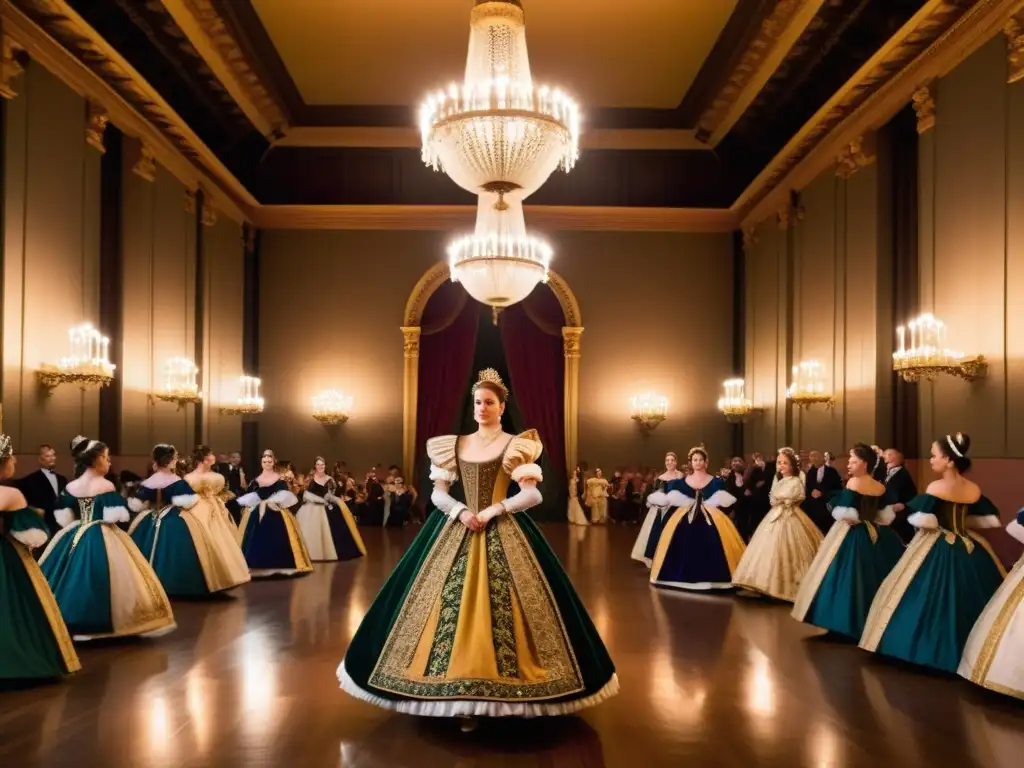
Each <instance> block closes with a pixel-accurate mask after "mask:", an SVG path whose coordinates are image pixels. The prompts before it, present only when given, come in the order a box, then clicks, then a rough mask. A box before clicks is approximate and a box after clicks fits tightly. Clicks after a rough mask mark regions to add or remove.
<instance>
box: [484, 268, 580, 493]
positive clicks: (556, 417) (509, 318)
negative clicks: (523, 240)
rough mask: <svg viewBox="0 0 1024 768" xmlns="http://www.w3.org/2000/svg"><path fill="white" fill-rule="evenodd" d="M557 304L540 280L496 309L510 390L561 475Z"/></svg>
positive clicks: (561, 406)
mask: <svg viewBox="0 0 1024 768" xmlns="http://www.w3.org/2000/svg"><path fill="white" fill-rule="evenodd" d="M562 324H563V314H562V307H561V305H560V304H559V303H558V299H557V298H556V297H555V295H554V293H552V292H551V289H550V288H548V287H547V286H544V285H540V286H537V288H535V289H534V290H533V292H532V293H531V294H530V295H529V296H528V297H527V298H526V300H525V301H522V302H520V303H519V304H514V305H512V306H511V307H508V308H507V309H505V310H503V311H502V313H501V320H500V326H501V341H502V344H503V346H504V347H505V360H506V362H507V363H508V372H509V376H511V377H512V392H513V395H514V397H515V398H516V405H517V407H518V409H519V413H520V415H521V416H522V419H523V423H524V424H525V425H526V426H527V427H532V428H534V429H536V430H537V431H538V432H539V433H540V438H541V440H542V441H543V442H544V452H545V453H546V454H547V456H548V460H549V462H550V463H549V464H548V466H550V467H551V468H552V469H553V470H555V472H557V473H558V475H559V477H560V478H561V479H563V480H564V479H565V477H566V467H565V384H564V382H565V355H564V353H563V349H562Z"/></svg>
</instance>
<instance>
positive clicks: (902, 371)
mask: <svg viewBox="0 0 1024 768" xmlns="http://www.w3.org/2000/svg"><path fill="white" fill-rule="evenodd" d="M907 330H909V331H910V347H909V348H908V347H907ZM896 336H897V338H898V340H899V349H898V350H897V351H896V352H893V353H892V369H893V370H894V371H896V372H897V373H898V374H899V375H900V376H901V377H902V378H903V380H904V381H907V382H910V383H916V382H919V381H921V379H927V380H928V381H934V380H935V379H936V377H938V375H939V374H940V373H945V374H949V375H950V376H958V377H960V378H961V379H964V380H965V381H974V380H976V379H980V378H981V377H983V376H984V375H985V374H986V373H987V372H988V363H986V362H985V358H984V356H982V355H976V356H974V357H968V356H967V355H965V354H964V353H963V352H958V351H956V350H952V349H949V348H948V347H947V346H946V324H945V323H944V322H942V321H941V320H939V319H938V318H937V317H935V316H934V315H932V314H930V313H925V314H923V315H920V316H918V317H916V318H914V319H913V320H911V321H910V322H909V323H907V327H906V328H904V327H903V326H902V325H901V326H900V327H899V328H897V329H896Z"/></svg>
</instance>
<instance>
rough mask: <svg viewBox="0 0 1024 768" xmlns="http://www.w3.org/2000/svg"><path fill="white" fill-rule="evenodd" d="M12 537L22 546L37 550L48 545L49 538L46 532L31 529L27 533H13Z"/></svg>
mask: <svg viewBox="0 0 1024 768" xmlns="http://www.w3.org/2000/svg"><path fill="white" fill-rule="evenodd" d="M10 533H11V536H13V537H14V538H16V539H17V540H18V541H20V542H21V543H22V544H24V545H25V546H26V547H28V548H29V549H35V548H36V547H41V546H43V544H45V543H46V539H47V538H49V537H48V536H47V535H46V531H41V530H39V529H38V528H29V529H28V530H25V531H11V532H10Z"/></svg>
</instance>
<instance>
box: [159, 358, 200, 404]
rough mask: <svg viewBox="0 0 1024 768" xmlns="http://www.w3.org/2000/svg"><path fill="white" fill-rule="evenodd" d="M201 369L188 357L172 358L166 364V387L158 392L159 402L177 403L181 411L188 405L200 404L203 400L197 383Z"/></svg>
mask: <svg viewBox="0 0 1024 768" xmlns="http://www.w3.org/2000/svg"><path fill="white" fill-rule="evenodd" d="M198 373H199V368H197V367H196V364H195V362H193V361H192V360H190V359H189V358H187V357H172V358H170V359H169V360H167V362H165V363H164V385H163V387H162V388H161V389H160V391H159V392H156V393H155V394H156V397H157V399H158V400H163V401H164V402H167V403H177V404H178V410H181V409H182V408H183V407H184V406H185V405H187V404H188V403H198V402H199V401H200V400H202V399H203V393H202V392H200V391H199V385H198V384H197V383H196V375H197V374H198Z"/></svg>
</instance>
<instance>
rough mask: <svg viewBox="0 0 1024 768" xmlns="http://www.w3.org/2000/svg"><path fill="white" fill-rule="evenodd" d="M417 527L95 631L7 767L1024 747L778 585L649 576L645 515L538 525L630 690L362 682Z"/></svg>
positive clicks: (850, 756) (9, 740) (15, 732)
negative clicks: (391, 688) (376, 703)
mask: <svg viewBox="0 0 1024 768" xmlns="http://www.w3.org/2000/svg"><path fill="white" fill-rule="evenodd" d="M418 530H419V529H418V528H411V529H408V530H404V531H383V530H364V534H363V535H364V537H365V538H366V543H367V547H368V548H369V551H370V556H369V557H367V558H365V559H363V560H361V561H359V562H354V563H342V564H330V565H321V566H318V568H317V570H316V572H315V573H313V574H312V575H311V576H309V577H306V578H303V579H297V580H291V581H287V580H285V581H265V582H259V583H255V584H252V585H249V586H248V587H246V588H244V589H243V590H242V591H241V593H240V595H239V597H238V598H237V599H225V600H219V601H216V602H203V603H176V604H175V612H176V614H177V619H178V629H177V631H176V632H175V633H174V634H172V635H169V636H167V637H164V638H161V639H158V640H131V641H119V642H112V643H107V644H105V645H95V644H90V645H85V646H81V647H80V653H81V659H82V664H83V666H84V671H83V672H81V673H80V674H79V675H77V676H75V677H73V678H71V679H69V680H66V681H63V682H61V683H57V684H53V685H47V686H42V687H31V688H18V687H14V688H11V687H7V688H5V689H4V690H2V691H0V765H4V766H6V765H10V766H19V767H20V768H28V766H37V765H38V766H64V765H68V766H76V767H78V766H104V768H114V767H115V766H129V765H130V766H134V767H135V768H148V767H149V766H153V767H157V766H160V767H163V766H240V767H241V766H245V767H246V768H257V766H287V767H288V768H305V767H306V766H345V767H346V768H351V767H352V766H359V767H360V768H363V767H364V766H389V767H394V768H400V767H402V766H417V767H420V766H423V767H427V766H460V767H462V766H466V767H468V766H484V765H486V766H558V768H573V767H576V766H581V767H582V766H586V767H587V768H590V767H591V766H629V767H630V768H634V767H635V768H639V766H662V765H664V766H682V765H693V766H702V767H704V766H708V767H712V766H734V765H735V766H786V767H787V768H788V767H791V766H873V767H874V766H889V765H893V766H895V765H902V766H919V765H921V766H923V765H927V766H956V767H957V768H968V767H969V766H985V767H988V766H993V767H994V768H1004V767H1005V768H1011V766H1013V767H1014V768H1019V766H1021V765H1022V764H1024V763H1022V759H1021V755H1022V754H1024V704H1022V703H1020V702H1016V701H1014V700H1011V699H1007V698H1004V697H1001V696H998V695H996V694H990V693H988V692H986V691H983V690H980V689H978V688H976V687H974V686H972V685H970V684H969V683H967V682H965V681H962V680H959V679H958V678H953V677H946V676H939V675H933V674H929V673H927V672H923V671H921V670H918V669H914V668H911V667H908V666H904V665H900V664H896V663H891V662H887V661H886V660H884V659H881V658H879V657H877V656H873V655H871V654H867V653H865V652H863V651H860V650H858V649H857V648H856V647H854V646H850V645H842V644H837V643H835V642H832V641H829V640H825V639H823V638H820V637H815V636H814V635H815V634H816V633H815V632H814V631H813V630H812V629H810V628H808V627H806V626H805V625H802V624H799V623H797V622H796V621H794V620H793V619H791V618H790V617H789V612H788V609H787V608H786V607H785V606H782V605H771V604H765V603H762V602H760V601H757V600H752V599H744V598H737V597H727V596H703V595H690V594H682V593H666V592H662V591H656V590H653V589H651V588H650V587H649V586H648V585H647V581H646V571H645V569H644V568H643V566H642V565H640V564H639V563H635V562H632V561H631V560H630V559H629V550H630V548H631V545H632V539H633V537H635V535H636V532H637V528H636V527H617V526H611V527H609V528H594V529H589V530H579V529H569V528H568V527H566V526H564V525H549V526H545V527H544V532H545V534H546V535H547V536H548V538H549V540H550V541H551V544H552V546H553V547H554V549H555V551H556V552H557V554H558V555H559V557H560V558H561V559H562V562H563V563H564V565H565V566H566V568H567V570H568V571H569V573H570V575H571V577H572V579H573V581H574V583H575V584H576V587H577V589H578V590H579V592H580V595H581V596H582V598H583V600H584V601H585V602H586V604H587V606H588V608H589V610H590V612H591V615H592V616H593V618H594V621H595V623H596V624H597V627H598V629H599V630H600V632H601V634H602V636H603V637H604V639H605V642H606V643H607V644H608V647H609V649H610V651H611V653H612V656H613V658H614V659H615V663H616V666H617V667H618V673H619V678H620V681H621V685H622V692H621V694H620V695H619V696H617V697H616V698H614V699H612V700H611V701H609V702H606V703H605V704H603V705H601V706H599V707H597V708H594V709H590V710H587V711H585V712H583V713H582V714H580V715H578V716H575V717H567V718H558V719H549V720H536V721H509V720H494V721H487V722H484V723H483V724H482V725H481V726H480V728H479V729H478V730H477V731H476V732H474V733H471V734H462V733H460V732H459V729H458V727H457V726H456V725H454V724H453V723H452V722H450V721H443V720H442V721H439V720H432V719H426V718H424V719H420V718H414V717H410V716H407V715H399V714H393V713H390V712H386V711H384V710H380V709H377V708H375V707H372V706H369V705H367V704H364V703H362V702H359V701H356V700H354V699H352V698H350V697H349V696H348V695H346V694H345V693H343V692H341V691H340V690H339V689H338V687H337V684H336V681H335V676H334V672H335V668H336V667H337V665H338V662H339V661H340V659H341V657H342V655H343V654H344V651H345V647H346V645H347V643H348V641H349V639H350V638H351V636H352V633H353V632H354V631H355V629H356V627H357V626H358V624H359V621H360V619H361V618H362V616H363V612H364V611H365V609H366V607H367V605H368V604H369V602H370V601H371V600H372V599H373V596H374V594H375V593H376V591H377V588H378V587H379V586H380V585H381V583H382V582H383V580H384V579H385V577H386V576H387V574H388V573H389V571H390V570H391V568H392V567H393V566H394V564H395V563H396V562H397V560H398V558H399V557H400V556H401V554H402V552H403V551H404V549H405V547H406V545H407V544H408V542H409V541H410V540H411V538H412V537H413V536H414V535H415V534H416V532H417V531H418Z"/></svg>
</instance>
